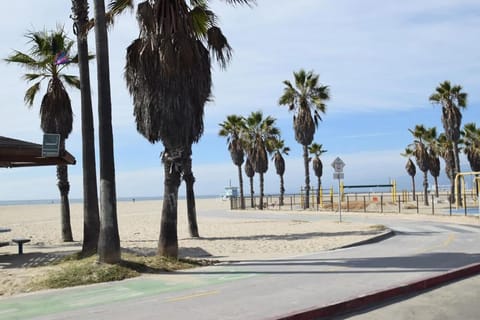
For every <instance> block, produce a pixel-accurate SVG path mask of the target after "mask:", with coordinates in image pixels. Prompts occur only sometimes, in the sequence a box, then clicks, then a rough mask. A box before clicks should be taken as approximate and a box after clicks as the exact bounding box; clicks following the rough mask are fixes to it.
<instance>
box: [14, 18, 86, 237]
mask: <svg viewBox="0 0 480 320" xmlns="http://www.w3.org/2000/svg"><path fill="white" fill-rule="evenodd" d="M26 37H27V39H28V40H29V42H30V44H31V48H30V52H29V53H23V52H21V51H14V53H12V54H11V55H10V56H8V57H7V58H6V59H5V60H6V61H7V62H9V63H17V64H19V65H21V66H22V67H24V68H25V69H27V70H28V71H30V73H26V74H25V75H24V78H25V79H26V80H27V81H28V82H34V84H33V85H32V86H31V87H30V88H28V89H27V91H26V93H25V97H24V100H25V103H26V104H27V106H28V107H32V106H33V102H34V99H35V97H36V95H37V93H38V92H39V91H40V89H41V83H42V81H43V80H46V79H48V86H47V91H46V93H45V95H44V96H43V99H42V102H41V105H40V127H41V128H42V130H43V132H45V133H56V134H59V135H60V152H65V140H66V139H67V138H68V136H69V135H70V133H71V132H72V124H73V112H72V106H71V102H70V97H69V96H68V93H67V91H66V89H65V87H64V83H66V84H68V85H70V86H72V87H74V88H77V89H78V88H80V81H79V80H78V77H77V76H74V75H69V74H65V73H63V71H64V70H65V69H66V68H67V67H68V66H69V65H70V64H75V63H77V62H78V57H77V56H74V55H73V52H72V51H73V50H72V47H73V45H74V42H73V41H72V40H70V39H69V38H68V37H67V35H66V34H65V32H64V30H63V29H62V28H60V27H59V28H57V30H55V31H51V32H47V31H39V32H28V33H27V34H26ZM57 180H58V182H57V185H58V189H59V190H60V197H61V221H62V223H61V228H62V240H63V241H73V236H72V229H71V225H70V204H69V199H68V193H69V191H70V183H69V182H68V168H67V165H63V164H62V165H57Z"/></svg>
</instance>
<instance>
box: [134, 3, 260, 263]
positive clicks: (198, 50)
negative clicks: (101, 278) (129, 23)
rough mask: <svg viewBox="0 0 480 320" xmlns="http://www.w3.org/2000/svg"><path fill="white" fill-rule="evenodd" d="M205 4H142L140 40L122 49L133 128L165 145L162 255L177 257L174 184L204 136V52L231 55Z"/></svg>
mask: <svg viewBox="0 0 480 320" xmlns="http://www.w3.org/2000/svg"><path fill="white" fill-rule="evenodd" d="M226 1H227V0H226ZM227 3H230V4H248V3H253V1H248V0H228V1H227ZM207 4H208V2H207V1H200V0H195V1H189V3H187V2H186V1H179V0H177V1H159V0H150V1H144V2H141V3H140V4H139V5H138V7H137V20H138V22H139V26H140V34H139V38H137V39H136V40H134V41H133V42H132V44H131V45H130V46H129V47H128V48H127V62H126V66H125V79H126V82H127V86H128V89H129V91H130V94H131V95H132V97H133V104H134V114H135V117H136V123H137V130H138V131H139V132H140V133H141V134H142V135H143V136H145V138H146V139H148V140H149V141H150V142H151V143H156V142H158V141H161V142H162V143H163V145H164V147H165V151H164V153H163V156H162V160H163V164H164V167H165V184H164V185H165V187H164V195H165V196H164V201H163V208H162V222H161V228H160V239H159V243H158V254H159V255H163V256H170V257H177V256H178V238H177V201H178V187H179V185H180V179H181V174H182V171H183V168H184V166H185V162H186V161H188V160H187V157H188V156H189V155H188V153H189V152H188V151H189V150H190V148H191V145H192V144H193V143H195V142H198V141H199V139H200V137H201V136H202V134H203V114H204V106H205V103H206V102H207V101H208V99H209V98H210V93H211V86H212V77H211V70H210V68H211V65H210V58H211V54H210V52H209V50H210V51H211V52H212V55H213V57H214V58H216V60H217V61H218V62H219V64H220V66H221V67H222V68H224V67H226V65H227V63H228V61H229V60H230V58H231V47H230V46H229V44H228V42H227V39H226V38H225V36H224V35H223V33H222V31H221V29H220V28H219V27H218V26H217V25H216V16H215V15H214V13H213V12H212V11H211V10H209V8H208V6H207Z"/></svg>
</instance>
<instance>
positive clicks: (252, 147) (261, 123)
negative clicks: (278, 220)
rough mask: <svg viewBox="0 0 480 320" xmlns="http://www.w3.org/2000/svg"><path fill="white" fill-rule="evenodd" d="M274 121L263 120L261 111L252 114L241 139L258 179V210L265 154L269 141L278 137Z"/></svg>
mask: <svg viewBox="0 0 480 320" xmlns="http://www.w3.org/2000/svg"><path fill="white" fill-rule="evenodd" d="M275 121H276V120H275V119H274V118H272V117H270V116H267V117H265V118H264V117H263V113H262V112H261V111H256V112H252V113H251V114H250V115H249V116H248V117H247V119H246V126H247V130H246V131H245V136H244V138H243V139H244V140H245V141H246V145H247V153H248V159H250V162H251V163H252V165H253V169H254V170H255V172H256V173H258V175H259V177H260V204H259V209H260V210H262V209H263V197H264V192H263V191H264V174H265V173H266V172H267V170H268V157H267V152H271V149H270V146H271V144H272V143H271V141H272V140H275V139H279V135H280V130H279V129H278V128H277V127H276V126H275Z"/></svg>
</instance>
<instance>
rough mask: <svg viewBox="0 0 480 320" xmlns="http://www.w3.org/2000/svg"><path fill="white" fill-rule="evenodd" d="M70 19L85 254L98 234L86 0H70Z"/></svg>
mask: <svg viewBox="0 0 480 320" xmlns="http://www.w3.org/2000/svg"><path fill="white" fill-rule="evenodd" d="M72 19H73V21H74V28H73V30H74V33H75V35H76V36H77V50H78V66H79V71H80V95H81V112H82V168H83V245H82V254H83V255H85V256H88V255H91V254H94V253H96V252H97V246H98V236H99V233H100V217H99V209H98V194H97V173H96V164H95V162H96V160H95V136H94V129H93V110H92V96H91V90H90V70H89V65H88V61H89V60H90V58H91V57H90V55H89V53H88V41H87V24H88V1H87V0H72Z"/></svg>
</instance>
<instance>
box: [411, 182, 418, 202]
mask: <svg viewBox="0 0 480 320" xmlns="http://www.w3.org/2000/svg"><path fill="white" fill-rule="evenodd" d="M411 177H412V194H413V201H415V200H417V196H416V195H415V176H411Z"/></svg>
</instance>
